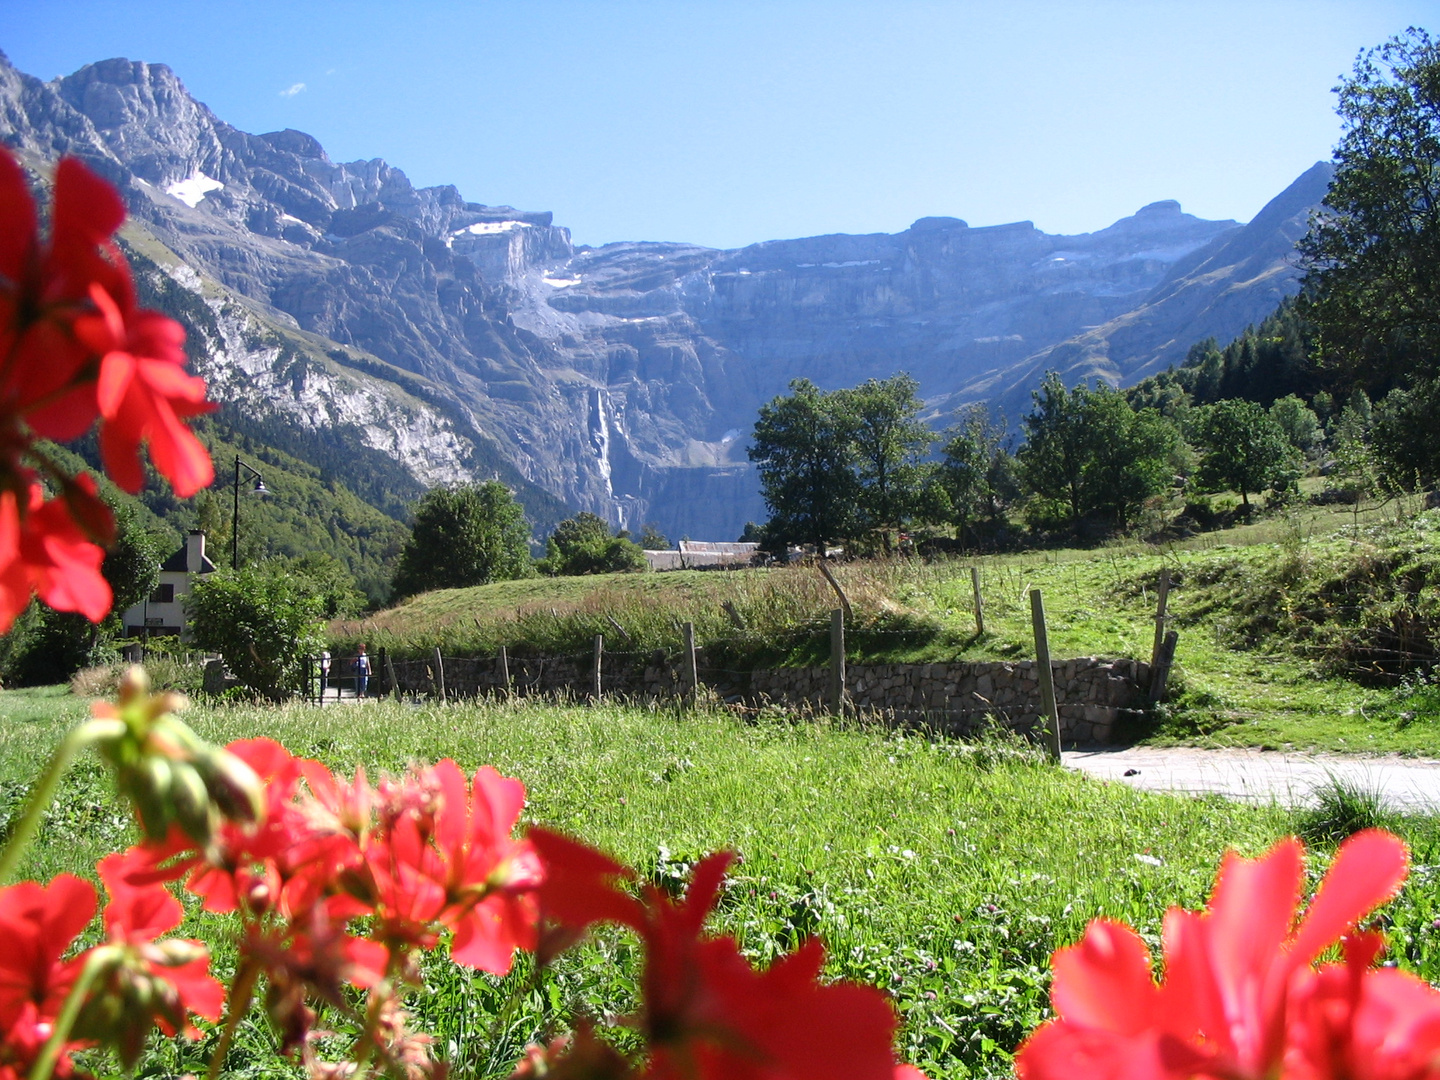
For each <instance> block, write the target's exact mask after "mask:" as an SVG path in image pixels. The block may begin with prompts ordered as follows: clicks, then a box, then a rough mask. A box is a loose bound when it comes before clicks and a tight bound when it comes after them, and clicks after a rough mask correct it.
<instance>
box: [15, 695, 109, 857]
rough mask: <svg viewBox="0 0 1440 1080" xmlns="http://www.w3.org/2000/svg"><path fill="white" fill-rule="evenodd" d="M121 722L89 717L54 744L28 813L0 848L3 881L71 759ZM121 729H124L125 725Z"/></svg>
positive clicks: (38, 822) (32, 835) (27, 806)
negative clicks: (89, 718) (63, 739)
mask: <svg viewBox="0 0 1440 1080" xmlns="http://www.w3.org/2000/svg"><path fill="white" fill-rule="evenodd" d="M118 723H119V721H115V720H87V721H86V722H85V723H83V724H81V725H80V726H79V727H77V728H74V729H73V730H72V731H71V732H70V734H68V735H66V736H65V741H64V742H62V743H61V744H60V745H59V746H58V747H56V748H55V753H54V756H52V757H51V758H50V764H49V765H47V766H46V767H45V772H44V774H43V775H42V776H41V777H40V779H39V781H37V782H36V784H35V787H34V789H33V790H32V791H31V792H30V801H29V802H28V803H26V804H25V815H24V816H23V817H22V818H21V819H20V822H19V824H18V825H16V826H15V829H14V831H13V832H11V834H10V839H9V841H8V842H7V843H6V844H5V849H4V851H0V885H4V884H5V883H6V882H8V881H9V880H10V877H11V875H12V874H14V873H15V868H16V866H18V865H19V864H20V859H21V856H23V855H24V854H25V851H26V849H28V848H29V847H30V841H31V840H33V839H34V838H35V832H36V830H37V829H39V828H40V819H41V818H42V817H44V815H45V810H46V808H47V807H48V806H49V805H50V801H51V800H52V799H53V798H54V797H55V788H56V787H57V786H58V785H59V783H60V778H61V777H62V776H64V775H65V770H66V769H68V768H69V767H70V761H71V759H72V758H73V757H74V756H75V755H76V754H77V753H78V752H79V751H80V750H82V749H84V748H85V747H86V746H89V745H90V744H91V743H94V742H99V741H100V740H101V739H108V738H114V737H115V735H116V734H117V732H116V725H117V724H118ZM121 729H122V730H123V725H121Z"/></svg>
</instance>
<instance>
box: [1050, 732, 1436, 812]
mask: <svg viewBox="0 0 1440 1080" xmlns="http://www.w3.org/2000/svg"><path fill="white" fill-rule="evenodd" d="M1065 764H1066V765H1067V766H1068V767H1069V768H1072V769H1078V770H1080V771H1081V772H1084V773H1088V774H1089V775H1091V776H1096V777H1100V778H1102V779H1105V780H1115V781H1119V782H1120V783H1125V784H1131V785H1133V786H1135V787H1138V788H1145V789H1147V790H1150V791H1178V792H1186V793H1190V794H1202V793H1206V792H1214V793H1217V794H1221V795H1227V796H1229V797H1231V798H1235V799H1248V800H1252V801H1256V802H1269V801H1270V800H1272V799H1273V800H1275V801H1276V802H1279V803H1281V804H1283V805H1285V806H1295V805H1299V804H1302V803H1304V802H1305V801H1306V799H1307V798H1308V796H1309V794H1310V792H1311V791H1313V790H1314V789H1315V788H1316V787H1318V786H1320V785H1322V784H1324V783H1326V781H1327V780H1329V779H1330V778H1331V777H1332V776H1333V777H1339V778H1342V779H1344V780H1347V781H1350V782H1353V783H1360V784H1363V785H1366V786H1367V787H1374V788H1378V789H1379V790H1380V791H1381V792H1382V793H1383V795H1384V797H1385V800H1386V801H1387V802H1389V803H1390V804H1391V805H1392V806H1394V807H1396V808H1402V809H1413V810H1429V811H1432V812H1435V811H1440V761H1431V760H1425V759H1422V758H1402V757H1366V758H1361V757H1341V756H1338V755H1326V754H1297V753H1281V752H1277V751H1269V750H1243V749H1234V750H1231V749H1227V750H1200V749H1196V748H1193V747H1148V746H1141V747H1131V748H1129V749H1125V750H1073V751H1067V752H1066V754H1065Z"/></svg>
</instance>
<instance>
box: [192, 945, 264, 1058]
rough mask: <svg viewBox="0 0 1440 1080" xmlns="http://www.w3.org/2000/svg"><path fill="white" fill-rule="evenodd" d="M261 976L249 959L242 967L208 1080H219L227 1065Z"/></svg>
mask: <svg viewBox="0 0 1440 1080" xmlns="http://www.w3.org/2000/svg"><path fill="white" fill-rule="evenodd" d="M259 975H260V968H259V966H258V965H257V964H255V963H254V962H253V961H251V960H248V959H247V960H245V961H244V962H243V963H242V964H241V965H240V971H239V972H238V973H237V974H236V976H235V984H234V985H233V986H232V987H231V988H230V1008H229V1010H228V1011H227V1012H226V1014H225V1030H224V1031H222V1032H221V1033H220V1044H219V1045H218V1046H216V1047H215V1052H214V1053H213V1054H211V1055H210V1068H209V1070H208V1071H207V1072H206V1074H205V1075H206V1080H219V1077H220V1068H221V1066H223V1065H224V1064H225V1058H226V1056H227V1055H228V1054H229V1053H230V1044H231V1042H233V1041H234V1039H235V1030H236V1029H237V1028H238V1027H239V1026H240V1020H241V1019H242V1018H243V1017H244V1016H245V1014H246V1013H247V1012H249V1011H250V998H251V996H252V995H253V994H254V992H255V980H256V979H257V978H258V977H259Z"/></svg>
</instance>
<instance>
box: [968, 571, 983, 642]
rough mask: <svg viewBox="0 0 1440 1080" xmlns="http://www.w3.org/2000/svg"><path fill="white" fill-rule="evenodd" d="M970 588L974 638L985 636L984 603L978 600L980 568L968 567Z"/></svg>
mask: <svg viewBox="0 0 1440 1080" xmlns="http://www.w3.org/2000/svg"><path fill="white" fill-rule="evenodd" d="M970 588H971V589H972V590H973V591H974V593H975V636H976V637H984V636H985V603H984V601H983V600H981V599H980V568H979V567H978V566H972V567H970Z"/></svg>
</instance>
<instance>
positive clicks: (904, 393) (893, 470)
mask: <svg viewBox="0 0 1440 1080" xmlns="http://www.w3.org/2000/svg"><path fill="white" fill-rule="evenodd" d="M919 389H920V384H919V383H917V382H916V381H915V380H914V379H912V378H911V377H910V376H909V375H907V374H906V373H905V372H903V371H902V372H900V373H899V374H897V375H892V376H891V377H890V378H888V379H884V380H879V379H868V380H866V381H865V382H864V383H862V384H861V385H860V386H857V387H855V388H853V389H851V390H841V391H838V392H837V393H836V395H835V398H836V403H837V406H838V407H839V408H840V409H842V410H844V412H845V413H846V414H848V415H847V417H846V419H845V421H844V422H845V423H846V424H847V426H848V428H849V431H850V438H851V445H852V447H853V451H852V453H853V460H854V462H855V483H856V486H857V487H858V489H859V490H858V492H857V500H856V510H857V512H858V515H859V521H858V522H857V525H858V526H859V527H860V528H861V529H862V530H864V531H867V532H871V533H878V534H879V536H880V544H881V547H882V548H883V549H884V550H885V551H886V553H887V554H888V553H889V551H890V550H891V535H892V533H897V532H899V531H900V530H901V529H902V528H904V527H905V524H906V522H908V521H909V520H910V519H911V518H912V517H914V516H915V514H916V513H917V512H918V511H919V508H920V495H921V492H922V490H923V489H924V486H925V478H926V475H927V472H928V470H927V468H926V466H925V464H924V459H925V456H926V454H927V452H928V451H929V449H930V444H931V443H933V442H935V440H936V439H937V438H938V436H937V435H936V434H935V433H934V432H933V431H931V430H930V428H929V427H928V426H927V425H926V424H925V423H923V422H922V421H921V420H919V419H918V417H919V415H920V406H921V401H920V398H919V396H918V394H917V391H918V390H919Z"/></svg>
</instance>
